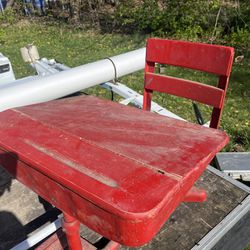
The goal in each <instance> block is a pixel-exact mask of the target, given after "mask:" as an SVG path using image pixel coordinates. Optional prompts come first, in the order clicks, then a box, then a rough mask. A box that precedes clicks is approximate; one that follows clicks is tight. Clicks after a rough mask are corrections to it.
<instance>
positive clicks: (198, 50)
mask: <svg viewBox="0 0 250 250" xmlns="http://www.w3.org/2000/svg"><path fill="white" fill-rule="evenodd" d="M146 58H147V61H148V62H156V63H161V64H168V65H173V66H179V67H184V68H190V69H195V70H200V71H203V72H208V73H212V74H216V75H225V76H229V75H230V72H231V67H230V65H231V63H228V62H232V60H233V48H231V47H226V46H217V45H210V44H203V43H192V42H184V41H174V40H164V39H153V38H152V39H149V40H148V43H147V54H146Z"/></svg>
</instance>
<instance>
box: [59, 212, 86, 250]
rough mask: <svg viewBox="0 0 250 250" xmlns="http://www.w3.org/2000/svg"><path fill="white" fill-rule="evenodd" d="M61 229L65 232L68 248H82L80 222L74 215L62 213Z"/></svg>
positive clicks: (78, 249)
mask: <svg viewBox="0 0 250 250" xmlns="http://www.w3.org/2000/svg"><path fill="white" fill-rule="evenodd" d="M62 226H63V230H64V232H65V234H66V237H67V241H68V246H69V249H70V250H82V243H81V238H80V232H79V229H80V222H79V221H78V220H76V219H75V218H74V217H72V216H70V215H68V214H66V213H63V224H62Z"/></svg>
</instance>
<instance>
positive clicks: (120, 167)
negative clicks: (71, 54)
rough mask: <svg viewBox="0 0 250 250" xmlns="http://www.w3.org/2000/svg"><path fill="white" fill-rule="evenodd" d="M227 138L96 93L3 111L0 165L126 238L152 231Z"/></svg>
mask: <svg viewBox="0 0 250 250" xmlns="http://www.w3.org/2000/svg"><path fill="white" fill-rule="evenodd" d="M227 141H228V137H227V135H226V134H225V133H224V132H222V131H219V130H215V129H210V128H205V127H201V126H199V125H194V124H190V123H188V122H183V121H178V120H175V119H172V118H167V117H163V116H159V115H157V114H153V113H150V112H146V111H142V110H138V109H136V108H133V107H127V106H123V105H120V104H118V103H113V102H110V101H106V100H102V99H98V98H95V97H92V96H80V97H74V98H68V99H61V100H56V101H51V102H47V103H43V104H38V105H32V106H28V107H22V108H17V109H13V110H8V111H5V112H2V113H0V164H1V165H3V166H4V167H5V168H6V169H8V170H9V171H10V172H11V173H12V174H13V175H15V177H16V178H17V179H19V180H20V181H22V182H23V183H25V184H26V185H27V186H29V187H30V188H31V189H33V190H34V191H36V192H37V193H38V194H40V195H41V196H43V197H44V198H46V199H47V200H49V201H50V202H52V203H53V204H55V205H56V206H57V207H59V208H60V209H62V210H63V211H66V212H68V213H71V214H73V215H74V216H75V217H77V218H78V219H79V220H81V221H82V222H83V223H85V224H87V225H88V226H89V227H91V228H92V229H94V230H96V231H97V232H99V233H101V234H102V235H104V236H106V237H109V238H110V239H113V240H115V241H118V242H120V243H122V244H126V245H141V244H144V243H145V242H147V241H148V240H150V239H151V238H152V237H153V235H154V234H155V233H156V232H157V231H158V230H159V229H160V227H161V226H162V225H163V223H164V222H165V220H166V219H167V218H168V217H169V216H170V214H171V213H172V212H173V210H174V209H175V207H176V206H178V204H179V203H180V202H181V201H182V199H183V197H184V196H185V194H186V193H187V192H188V190H189V189H190V188H191V187H192V186H193V184H194V182H195V181H196V180H197V178H198V177H199V176H200V175H201V173H202V172H203V170H204V169H205V168H206V166H207V165H208V163H209V162H210V160H211V159H212V158H213V156H214V155H215V154H216V153H217V152H218V151H219V150H220V149H221V148H222V147H223V146H224V145H225V144H226V143H227ZM1 152H2V153H1ZM3 152H5V153H3ZM6 152H11V153H12V158H13V154H14V155H15V157H16V159H17V165H16V168H15V169H14V166H12V165H13V159H12V160H10V159H9V158H8V157H9V154H8V153H6ZM6 154H7V156H6ZM10 165H11V166H10ZM24 166H26V168H28V170H27V171H26V170H22V169H26V168H25V167H24ZM25 171H26V172H25ZM33 173H34V174H33ZM36 174H38V175H39V174H40V175H41V174H42V175H43V176H45V177H39V178H38V177H36ZM30 175H31V176H32V177H27V176H30ZM42 175H41V176H42ZM34 176H35V177H34ZM27 178H30V179H27ZM43 178H45V179H43ZM46 178H47V179H46ZM53 183H54V184H53ZM55 183H56V184H55ZM41 186H42V187H41ZM46 190H47V191H46ZM60 192H61V193H60ZM64 193H65V197H66V198H67V200H66V201H65V199H66V198H65V197H63V196H64ZM59 194H60V195H59ZM69 197H70V200H69ZM93 218H94V219H93Z"/></svg>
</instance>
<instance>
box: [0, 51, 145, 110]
mask: <svg viewBox="0 0 250 250" xmlns="http://www.w3.org/2000/svg"><path fill="white" fill-rule="evenodd" d="M145 53H146V49H145V48H142V49H138V50H135V51H131V52H128V53H124V54H121V55H118V56H114V57H110V58H107V59H103V60H100V61H97V62H93V63H89V64H85V65H82V66H79V67H75V68H71V69H69V70H66V71H62V72H58V73H55V74H53V75H47V76H44V77H37V78H36V79H21V80H19V81H16V82H13V83H9V84H7V85H4V86H2V87H0V111H4V110H7V109H10V108H14V107H20V106H26V105H30V104H35V103H41V102H46V101H50V100H54V99H57V98H60V97H63V96H66V95H69V94H72V93H75V92H77V91H80V90H82V89H85V88H89V87H92V86H95V85H98V84H100V83H103V82H108V81H110V80H112V79H114V78H116V77H121V76H124V75H127V74H131V73H133V72H136V71H138V70H141V69H143V68H144V64H145Z"/></svg>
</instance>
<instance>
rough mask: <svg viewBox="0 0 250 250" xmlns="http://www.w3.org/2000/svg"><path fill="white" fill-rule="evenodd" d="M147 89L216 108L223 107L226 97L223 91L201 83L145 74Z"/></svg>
mask: <svg viewBox="0 0 250 250" xmlns="http://www.w3.org/2000/svg"><path fill="white" fill-rule="evenodd" d="M145 88H146V89H149V90H155V91H159V92H163V93H168V94H171V95H175V96H179V97H185V98H188V99H191V100H194V101H198V102H200V103H203V104H207V105H210V106H213V107H216V108H220V107H221V105H222V101H223V97H224V96H223V95H224V91H223V90H222V89H219V88H216V87H213V86H209V85H205V84H202V83H199V82H194V81H190V80H185V79H181V78H176V77H171V76H164V75H159V74H153V73H145Z"/></svg>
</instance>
